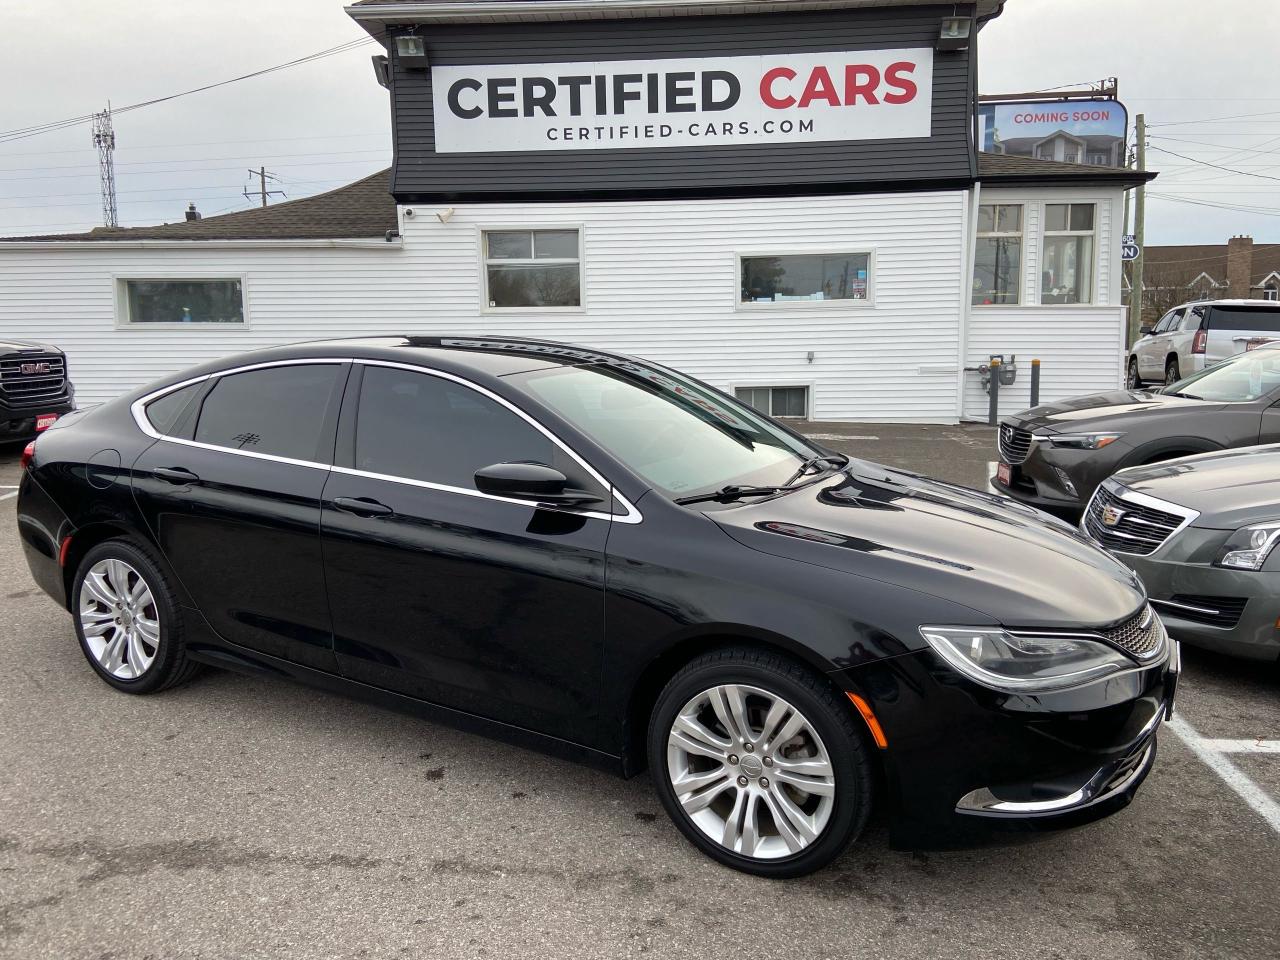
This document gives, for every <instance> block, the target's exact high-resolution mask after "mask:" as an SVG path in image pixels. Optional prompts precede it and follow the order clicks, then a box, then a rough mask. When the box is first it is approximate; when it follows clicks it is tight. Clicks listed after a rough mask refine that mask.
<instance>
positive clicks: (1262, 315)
mask: <svg viewBox="0 0 1280 960" xmlns="http://www.w3.org/2000/svg"><path fill="white" fill-rule="evenodd" d="M1209 329H1211V330H1248V331H1257V332H1258V333H1280V309H1277V308H1275V307H1248V306H1223V307H1216V306H1215V307H1210V308H1209Z"/></svg>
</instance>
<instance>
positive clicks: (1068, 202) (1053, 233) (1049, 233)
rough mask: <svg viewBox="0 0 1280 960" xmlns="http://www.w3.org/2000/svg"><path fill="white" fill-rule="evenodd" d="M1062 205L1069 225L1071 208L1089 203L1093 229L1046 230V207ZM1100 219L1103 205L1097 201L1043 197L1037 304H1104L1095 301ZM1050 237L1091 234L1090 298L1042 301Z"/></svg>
mask: <svg viewBox="0 0 1280 960" xmlns="http://www.w3.org/2000/svg"><path fill="white" fill-rule="evenodd" d="M1057 206H1065V207H1067V208H1068V209H1067V226H1068V227H1070V225H1071V210H1070V208H1071V207H1074V206H1082V207H1085V206H1088V207H1093V228H1092V229H1091V230H1071V229H1065V230H1050V229H1049V208H1050V207H1057ZM1101 219H1102V204H1101V203H1100V202H1099V201H1097V200H1075V199H1061V200H1059V199H1051V200H1045V201H1044V202H1043V203H1042V204H1041V208H1040V249H1039V251H1038V253H1039V256H1038V258H1037V261H1036V262H1037V264H1039V267H1040V275H1039V276H1037V277H1036V303H1037V304H1038V305H1041V306H1046V307H1098V306H1103V305H1102V304H1099V303H1098V264H1099V262H1100V258H1101V254H1102V244H1101V243H1100V242H1099V240H1098V224H1099V221H1100V220H1101ZM1050 237H1090V238H1092V240H1093V242H1092V243H1091V244H1090V245H1089V247H1090V250H1089V299H1088V300H1081V301H1079V302H1077V303H1045V302H1044V264H1045V258H1046V256H1047V253H1048V249H1049V244H1048V240H1049V238H1050Z"/></svg>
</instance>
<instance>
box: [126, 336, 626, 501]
mask: <svg viewBox="0 0 1280 960" xmlns="http://www.w3.org/2000/svg"><path fill="white" fill-rule="evenodd" d="M317 363H351V364H360V365H362V366H375V367H393V368H398V369H402V370H409V371H411V372H413V373H421V374H425V375H427V376H432V377H440V378H441V379H444V380H451V381H453V382H454V383H458V384H461V385H462V386H464V387H467V388H468V389H471V390H474V391H476V392H477V393H479V394H481V395H482V396H485V397H488V398H489V399H490V400H493V401H494V402H496V403H498V404H499V405H501V406H503V407H505V408H506V409H508V410H510V411H511V412H512V413H514V414H515V415H516V416H518V417H520V418H521V419H522V420H524V421H525V422H526V423H528V424H529V425H530V426H532V427H533V428H534V429H535V430H537V431H538V432H539V433H541V434H543V436H545V437H546V438H547V439H548V440H550V441H551V442H552V443H553V444H555V445H556V446H557V447H559V448H560V449H561V450H563V451H564V452H565V453H566V454H568V455H569V456H570V457H572V458H573V460H574V461H575V462H576V463H578V465H579V466H581V467H582V468H583V469H584V470H586V471H587V473H588V474H590V475H591V477H592V479H594V480H595V481H596V482H597V483H599V484H600V485H601V486H602V487H604V488H605V489H606V490H608V491H609V492H610V494H611V495H612V496H613V498H614V499H615V500H616V501H617V503H618V505H619V506H621V507H622V508H623V509H624V510H625V511H626V513H624V514H616V513H603V512H601V511H598V510H574V509H572V508H569V507H562V506H558V505H550V504H536V501H533V500H519V499H516V498H514V497H499V496H496V495H495V494H492V493H484V492H482V491H480V490H471V489H467V488H466V487H455V486H451V485H449V484H443V483H432V482H430V481H427V480H414V479H412V478H410V477H397V476H392V475H390V474H383V473H373V472H371V471H368V470H357V469H355V468H352V467H340V466H338V465H336V464H328V463H318V462H316V461H314V460H295V459H293V458H292V457H281V456H276V455H275V454H270V453H257V452H255V451H252V450H237V449H235V448H233V447H223V446H219V445H217V444H213V443H201V442H199V441H197V440H186V439H183V438H180V437H170V436H166V435H165V434H162V433H160V432H159V431H158V430H156V428H155V427H153V426H152V425H151V421H150V420H148V419H147V414H146V407H147V404H149V403H151V402H152V401H153V400H158V399H160V398H161V397H164V396H167V395H168V394H170V393H173V392H175V391H177V390H181V389H182V388H184V387H189V386H191V385H192V384H196V383H204V382H205V381H206V380H210V379H213V378H214V377H226V376H230V375H232V374H236V373H247V372H249V371H251V370H263V369H268V368H271V367H288V366H298V365H304V364H317ZM129 412H130V413H131V414H132V416H133V422H134V423H135V424H136V425H137V427H138V429H139V430H141V431H142V432H143V433H144V434H146V435H147V436H148V437H151V438H152V439H154V440H163V441H165V442H166V443H176V444H179V445H181V446H186V447H195V448H197V449H200V450H214V451H218V452H220V453H229V454H233V455H235V456H239V457H251V458H253V459H255V460H269V461H271V462H273V463H285V464H290V465H292V466H298V467H310V468H312V469H314V470H326V471H332V472H335V473H343V474H347V475H348V476H356V477H368V478H370V479H372V480H385V481H389V482H391V483H402V484H405V485H406V486H411V487H421V488H424V489H427V490H439V491H442V492H444V493H457V494H462V495H463V496H468V497H480V498H482V499H485V500H495V501H497V502H499V503H514V504H518V505H520V506H525V507H533V506H535V504H536V505H537V506H538V507H539V508H540V509H543V510H551V511H554V512H557V513H569V514H572V515H574V516H577V517H588V518H591V519H595V520H611V521H615V522H617V523H640V522H641V521H643V520H644V516H643V515H642V514H641V513H640V511H639V510H637V509H636V507H635V505H634V504H632V503H631V501H630V500H628V499H627V498H626V497H624V496H623V495H622V494H621V493H620V492H619V491H618V489H617V487H615V486H614V485H613V484H612V483H610V482H609V481H608V480H606V479H605V478H604V476H603V475H602V474H601V473H600V472H599V471H598V470H596V469H595V467H593V466H592V465H591V464H589V463H588V462H587V461H586V460H585V459H584V458H583V457H581V456H579V454H578V453H577V451H575V450H574V449H572V448H571V447H570V446H569V445H568V444H567V443H565V442H564V441H563V440H561V439H560V438H559V437H558V436H556V435H555V434H554V433H552V432H551V431H550V430H549V429H547V428H546V427H544V426H543V425H542V424H541V423H539V422H538V421H537V420H535V419H534V418H533V417H532V416H531V415H529V414H528V413H526V412H525V411H523V410H521V409H520V408H519V407H517V406H516V405H515V404H513V403H511V402H510V401H508V400H506V399H504V398H503V397H500V396H498V395H497V394H496V393H494V392H493V391H491V390H488V389H486V388H484V387H482V386H480V385H479V384H478V383H474V382H472V381H470V380H467V379H466V378H465V377H460V376H458V375H457V374H453V373H448V372H446V371H444V370H437V369H435V368H434V367H428V366H424V365H422V364H415V363H404V362H400V361H395V360H370V359H364V358H360V357H307V358H299V359H293V360H268V361H264V362H262V363H251V364H246V365H244V366H240V367H228V368H227V369H226V370H218V371H216V372H214V373H206V374H204V375H203V376H199V377H190V378H188V379H186V380H182V381H180V382H178V383H174V384H170V385H169V386H167V387H162V388H161V389H159V390H154V391H152V392H151V393H148V394H147V395H146V396H143V397H140V398H138V399H137V400H135V401H134V402H133V403H132V404H130V405H129Z"/></svg>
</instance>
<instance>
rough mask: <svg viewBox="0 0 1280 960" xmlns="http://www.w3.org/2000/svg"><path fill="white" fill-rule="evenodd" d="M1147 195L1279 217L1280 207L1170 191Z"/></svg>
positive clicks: (1237, 211) (1219, 208)
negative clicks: (1217, 199)
mask: <svg viewBox="0 0 1280 960" xmlns="http://www.w3.org/2000/svg"><path fill="white" fill-rule="evenodd" d="M1149 196H1152V197H1159V198H1160V199H1161V200H1172V201H1173V202H1174V203H1189V204H1193V205H1194V206H1197V207H1214V208H1216V209H1218V210H1232V211H1234V212H1236V213H1251V214H1257V215H1258V216H1262V217H1280V207H1246V206H1244V205H1241V204H1230V203H1217V202H1215V201H1212V200H1196V199H1194V198H1192V197H1179V196H1175V195H1173V194H1171V193H1151V194H1149Z"/></svg>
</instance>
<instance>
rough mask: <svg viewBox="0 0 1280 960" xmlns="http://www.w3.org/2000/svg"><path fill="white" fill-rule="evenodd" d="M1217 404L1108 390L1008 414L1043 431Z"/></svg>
mask: <svg viewBox="0 0 1280 960" xmlns="http://www.w3.org/2000/svg"><path fill="white" fill-rule="evenodd" d="M1219 406H1221V404H1217V403H1211V402H1208V401H1205V400H1191V399H1188V398H1187V397H1173V396H1168V395H1167V394H1163V393H1150V392H1148V391H1146V390H1111V391H1108V392H1106V393H1091V394H1088V395H1086V396H1081V397H1069V398H1067V399H1066V400H1059V401H1057V402H1055V403H1046V404H1043V405H1041V406H1039V407H1032V408H1031V409H1030V410H1024V411H1023V412H1022V413H1019V414H1018V415H1017V416H1014V417H1010V418H1008V419H1009V421H1010V422H1011V423H1014V424H1015V425H1017V426H1020V427H1022V428H1023V429H1026V430H1032V431H1036V432H1040V431H1043V432H1045V433H1077V432H1079V431H1081V430H1084V429H1095V428H1099V429H1101V428H1108V427H1111V426H1113V425H1122V424H1132V423H1133V422H1134V420H1135V419H1137V420H1145V419H1148V418H1151V417H1157V416H1160V415H1162V414H1170V415H1178V414H1180V413H1182V412H1185V411H1188V410H1194V411H1196V412H1197V413H1202V412H1205V411H1207V410H1212V409H1214V408H1216V407H1219Z"/></svg>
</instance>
